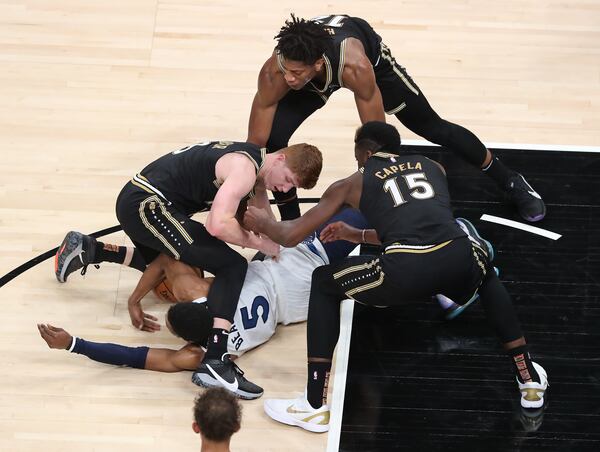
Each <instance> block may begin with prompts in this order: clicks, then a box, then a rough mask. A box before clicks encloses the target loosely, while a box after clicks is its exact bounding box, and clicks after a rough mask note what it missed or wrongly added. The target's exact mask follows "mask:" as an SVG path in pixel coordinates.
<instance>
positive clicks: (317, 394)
mask: <svg viewBox="0 0 600 452" xmlns="http://www.w3.org/2000/svg"><path fill="white" fill-rule="evenodd" d="M330 372H331V361H329V362H312V361H309V362H308V379H307V382H306V398H307V399H308V403H310V405H311V406H312V407H313V408H315V409H316V408H321V407H322V406H323V405H324V404H326V403H327V388H328V387H329V374H330Z"/></svg>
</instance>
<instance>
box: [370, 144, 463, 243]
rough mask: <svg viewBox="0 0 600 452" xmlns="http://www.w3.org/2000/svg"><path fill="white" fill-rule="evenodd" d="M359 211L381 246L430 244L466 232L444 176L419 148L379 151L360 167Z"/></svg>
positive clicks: (450, 238) (459, 235)
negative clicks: (407, 151)
mask: <svg viewBox="0 0 600 452" xmlns="http://www.w3.org/2000/svg"><path fill="white" fill-rule="evenodd" d="M360 211H361V212H362V213H363V214H364V216H365V217H366V218H367V222H368V224H370V225H371V227H373V228H374V229H375V230H376V231H377V234H378V236H379V239H380V240H381V242H382V243H383V245H384V246H389V245H391V244H395V243H398V244H405V245H416V246H417V247H418V246H425V247H427V246H430V245H436V244H439V243H443V242H445V241H448V240H452V239H455V238H457V237H463V236H465V233H464V232H463V231H462V230H461V229H460V227H459V226H458V225H457V224H456V222H455V220H454V216H453V215H452V209H451V207H450V194H449V193H448V184H447V182H446V176H445V175H444V173H443V172H442V170H441V168H440V167H439V166H438V165H437V164H436V163H435V162H434V161H432V160H430V159H428V158H427V157H425V156H422V155H418V154H403V155H395V154H388V153H384V152H377V153H375V154H374V155H372V156H371V157H370V158H369V159H368V160H367V162H366V164H365V166H364V169H363V186H362V194H361V198H360Z"/></svg>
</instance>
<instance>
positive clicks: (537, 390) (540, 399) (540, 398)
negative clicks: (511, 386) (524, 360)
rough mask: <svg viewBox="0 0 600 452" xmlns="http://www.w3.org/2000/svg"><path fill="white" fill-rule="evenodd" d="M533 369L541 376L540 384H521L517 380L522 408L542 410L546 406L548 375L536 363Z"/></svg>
mask: <svg viewBox="0 0 600 452" xmlns="http://www.w3.org/2000/svg"><path fill="white" fill-rule="evenodd" d="M532 364H533V367H534V368H535V370H536V372H537V373H538V375H539V376H540V382H539V383H537V382H535V381H533V382H530V383H521V382H520V381H519V379H518V378H517V384H518V385H519V392H520V393H521V406H522V407H523V408H541V407H542V406H544V396H545V394H546V389H548V375H547V374H546V370H545V369H544V368H543V367H542V366H540V365H539V364H538V363H536V362H532Z"/></svg>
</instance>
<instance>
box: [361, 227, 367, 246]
mask: <svg viewBox="0 0 600 452" xmlns="http://www.w3.org/2000/svg"><path fill="white" fill-rule="evenodd" d="M365 232H367V230H366V229H363V230H362V234H361V236H362V242H361V243H367V241H366V240H365Z"/></svg>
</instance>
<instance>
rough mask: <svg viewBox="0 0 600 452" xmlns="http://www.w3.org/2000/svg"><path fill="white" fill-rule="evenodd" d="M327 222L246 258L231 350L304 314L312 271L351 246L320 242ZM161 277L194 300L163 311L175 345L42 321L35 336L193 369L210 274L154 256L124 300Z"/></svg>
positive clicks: (110, 357)
mask: <svg viewBox="0 0 600 452" xmlns="http://www.w3.org/2000/svg"><path fill="white" fill-rule="evenodd" d="M331 221H344V222H345V223H348V224H351V225H352V226H354V227H356V228H359V229H365V228H366V227H367V225H366V222H365V220H364V217H363V216H362V215H361V214H360V213H359V212H358V211H357V210H354V209H344V210H342V211H341V212H340V213H338V214H337V215H335V216H334V217H333V218H332V220H331ZM327 224H329V223H326V224H325V225H323V226H322V227H321V228H319V229H318V230H317V231H315V232H314V233H313V234H311V235H310V236H309V237H307V238H306V239H305V240H304V241H303V242H301V243H299V244H298V245H297V246H295V247H294V248H286V249H283V250H282V251H281V253H280V255H279V259H278V260H277V261H275V260H272V259H270V258H267V259H265V260H264V261H253V262H250V263H249V264H248V272H247V274H246V278H245V280H244V284H243V287H242V292H241V295H240V299H239V301H238V305H237V309H236V312H235V316H234V326H233V327H232V329H231V333H230V335H229V341H228V352H229V353H231V354H235V355H239V354H241V353H243V352H245V351H248V350H250V349H252V348H254V347H257V346H258V345H260V344H262V343H264V342H266V341H268V340H269V339H270V337H271V336H272V335H273V334H274V333H275V328H276V327H277V324H278V323H282V324H289V323H293V322H302V321H305V320H306V317H307V313H308V299H309V294H310V280H311V275H312V272H313V270H314V269H315V268H317V267H319V266H322V265H326V264H329V263H339V262H341V261H342V260H343V259H344V258H345V257H346V256H347V255H348V254H349V253H350V252H351V251H352V250H353V249H354V248H355V247H356V244H354V243H350V242H347V241H335V242H332V243H328V244H327V245H323V244H322V243H321V242H320V240H319V238H318V237H319V234H320V232H321V231H322V230H323V228H324V227H325V226H326V225H327ZM84 237H85V236H84ZM164 277H166V278H167V279H168V280H169V281H170V282H171V284H172V287H173V293H174V295H175V297H176V298H177V299H178V300H179V301H196V302H195V303H177V304H175V305H173V306H171V308H170V309H169V311H168V313H167V327H168V328H169V330H170V331H171V332H172V333H173V334H175V335H176V336H179V337H181V338H182V339H184V340H186V341H187V342H188V344H187V345H186V346H184V347H182V348H181V349H180V350H172V349H164V348H149V347H127V346H123V345H117V344H106V343H95V342H90V341H86V340H84V339H81V338H78V337H73V336H71V335H70V334H69V333H67V332H66V331H65V330H63V329H62V328H56V327H53V326H51V325H47V324H39V325H38V330H39V332H40V335H41V336H42V338H43V339H44V340H45V341H46V343H47V344H48V346H49V347H50V348H57V349H65V350H69V351H71V352H74V353H79V354H83V355H86V356H88V357H89V358H91V359H93V360H95V361H100V362H103V363H107V364H115V365H125V366H130V367H135V368H139V369H147V370H156V371H161V372H177V371H180V370H194V369H195V368H196V367H197V365H198V363H199V362H200V361H201V360H202V357H203V356H204V352H203V350H202V348H201V347H200V346H201V345H202V346H203V345H205V344H206V341H207V338H208V335H209V333H210V329H211V326H212V315H211V313H210V312H209V309H208V307H207V304H206V303H204V302H203V301H204V300H205V297H206V294H207V293H208V289H209V288H210V284H211V278H200V277H199V276H198V274H197V273H196V271H195V269H194V268H192V267H190V266H188V265H187V264H184V263H182V262H180V261H176V260H174V259H172V258H169V257H167V256H166V255H160V256H159V257H158V258H157V259H155V260H154V261H153V262H152V263H151V264H150V265H149V266H148V267H147V269H146V271H145V272H144V274H143V275H142V277H141V278H140V281H139V283H138V285H137V286H136V288H135V290H134V292H133V293H132V295H131V297H130V299H129V300H130V304H138V305H139V301H140V300H141V299H142V298H143V297H144V296H145V295H146V294H147V293H148V292H149V291H150V290H152V288H154V287H155V286H156V284H157V283H158V282H159V281H161V280H162V279H163V278H164ZM145 315H146V316H148V315H149V314H145ZM150 317H151V318H150V319H149V320H152V321H153V322H152V325H153V327H152V329H151V330H148V331H154V330H156V329H158V328H160V326H159V325H158V324H157V323H156V320H157V319H156V318H155V317H152V316H150ZM238 395H240V394H238ZM241 396H243V394H241Z"/></svg>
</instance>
